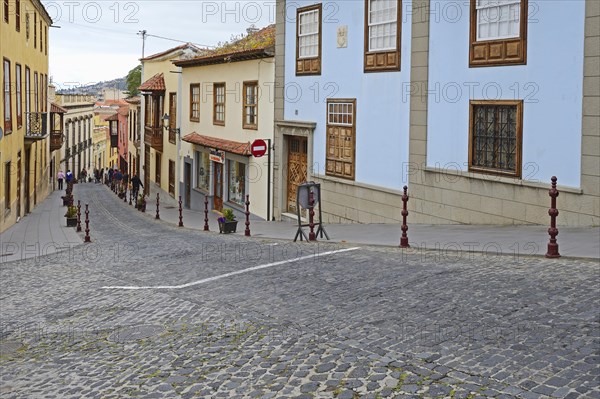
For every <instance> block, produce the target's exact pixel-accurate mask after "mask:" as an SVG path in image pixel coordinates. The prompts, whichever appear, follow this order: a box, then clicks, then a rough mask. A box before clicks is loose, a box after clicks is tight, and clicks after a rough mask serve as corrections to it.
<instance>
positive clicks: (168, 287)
mask: <svg viewBox="0 0 600 399" xmlns="http://www.w3.org/2000/svg"><path fill="white" fill-rule="evenodd" d="M357 249H360V247H353V248H346V249H338V250H337V251H329V252H323V253H320V254H317V255H307V256H301V257H299V258H294V259H288V260H282V261H279V262H274V263H267V264H266V265H260V266H253V267H249V268H247V269H242V270H237V271H235V272H230V273H225V274H221V275H218V276H214V277H208V278H205V279H202V280H198V281H194V282H192V283H187V284H181V285H158V286H154V287H151V286H148V287H135V286H111V287H102V289H103V290H180V289H182V288H188V287H193V286H195V285H199V284H204V283H209V282H211V281H216V280H221V279H223V278H227V277H231V276H236V275H238V274H244V273H249V272H253V271H255V270H261V269H267V268H269V267H275V266H279V265H284V264H286V263H293V262H298V261H301V260H305V259H311V258H314V257H318V256H326V255H333V254H339V253H342V252H348V251H356V250H357Z"/></svg>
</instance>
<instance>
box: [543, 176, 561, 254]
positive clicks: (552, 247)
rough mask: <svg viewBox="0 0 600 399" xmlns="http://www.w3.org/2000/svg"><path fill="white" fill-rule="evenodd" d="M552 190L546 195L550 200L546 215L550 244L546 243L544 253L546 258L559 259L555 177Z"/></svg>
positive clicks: (553, 177)
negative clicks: (548, 219) (548, 220)
mask: <svg viewBox="0 0 600 399" xmlns="http://www.w3.org/2000/svg"><path fill="white" fill-rule="evenodd" d="M550 180H552V188H551V189H550V190H549V191H548V195H550V198H552V200H551V201H550V209H549V210H548V215H550V228H549V229H548V234H550V242H549V243H548V252H546V258H560V254H559V253H558V243H557V242H556V236H557V235H558V229H557V228H556V217H557V216H558V209H556V197H558V190H557V189H556V180H557V179H556V176H552V178H551V179H550Z"/></svg>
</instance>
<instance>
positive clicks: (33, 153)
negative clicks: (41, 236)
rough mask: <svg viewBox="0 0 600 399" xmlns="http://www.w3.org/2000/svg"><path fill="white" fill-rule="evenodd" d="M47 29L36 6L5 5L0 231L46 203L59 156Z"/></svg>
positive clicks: (0, 56) (0, 28) (0, 16)
mask: <svg viewBox="0 0 600 399" xmlns="http://www.w3.org/2000/svg"><path fill="white" fill-rule="evenodd" d="M51 24H52V20H51V18H50V16H49V15H48V12H47V11H46V10H45V8H44V6H43V5H42V4H41V2H40V1H37V0H8V1H4V2H3V5H2V10H1V12H0V61H1V62H2V65H1V70H2V101H1V103H2V110H1V115H2V124H1V125H0V128H1V129H2V135H1V138H0V167H1V170H0V232H2V231H4V230H6V229H7V228H8V227H10V226H12V225H13V224H14V223H15V222H17V221H18V220H19V219H20V218H21V217H22V216H24V215H26V214H27V213H29V212H31V210H32V209H33V208H34V207H35V206H36V204H38V203H39V202H40V201H42V200H43V199H44V198H46V196H47V195H48V193H49V191H50V190H51V188H52V184H51V182H52V180H53V175H54V174H55V173H56V171H55V168H56V165H57V163H58V162H60V159H59V158H60V155H57V153H58V151H53V152H50V130H49V125H50V123H49V118H50V114H49V112H48V111H49V110H50V104H49V101H48V31H49V28H50V25H51ZM57 133H58V132H57Z"/></svg>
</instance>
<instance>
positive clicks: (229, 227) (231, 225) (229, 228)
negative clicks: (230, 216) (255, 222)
mask: <svg viewBox="0 0 600 399" xmlns="http://www.w3.org/2000/svg"><path fill="white" fill-rule="evenodd" d="M237 223H238V221H237V220H231V221H225V222H219V233H221V234H229V233H235V230H236V229H237Z"/></svg>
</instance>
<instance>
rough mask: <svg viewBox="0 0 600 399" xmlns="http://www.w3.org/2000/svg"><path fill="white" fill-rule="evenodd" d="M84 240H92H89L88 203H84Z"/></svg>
mask: <svg viewBox="0 0 600 399" xmlns="http://www.w3.org/2000/svg"><path fill="white" fill-rule="evenodd" d="M83 241H84V242H92V240H90V211H89V210H88V204H85V239H84V240H83Z"/></svg>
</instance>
